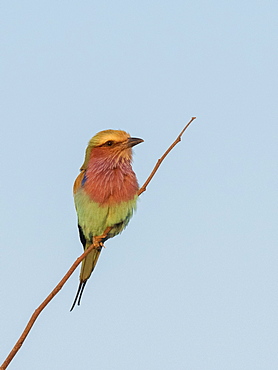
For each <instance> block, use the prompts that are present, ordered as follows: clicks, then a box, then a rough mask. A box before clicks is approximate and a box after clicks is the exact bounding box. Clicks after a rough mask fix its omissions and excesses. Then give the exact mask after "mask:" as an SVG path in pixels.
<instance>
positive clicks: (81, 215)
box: [74, 189, 137, 241]
mask: <svg viewBox="0 0 278 370" xmlns="http://www.w3.org/2000/svg"><path fill="white" fill-rule="evenodd" d="M136 200H137V196H135V197H134V198H133V199H132V200H129V201H126V202H120V203H114V204H110V205H108V204H105V205H101V204H99V203H97V202H94V201H93V200H92V199H91V198H90V197H89V195H88V194H86V193H85V192H84V190H83V189H80V190H79V191H77V193H76V194H75V196H74V203H75V207H76V212H77V216H78V223H79V225H80V226H81V228H82V231H83V234H84V236H85V238H86V239H87V240H88V241H91V240H92V237H93V236H98V235H102V234H103V233H104V231H105V229H106V228H107V227H112V230H111V231H110V233H109V238H112V237H113V236H115V235H117V234H119V233H120V232H121V231H122V230H123V229H124V228H125V227H126V226H127V224H128V222H129V220H130V218H131V217H132V214H133V211H134V210H135V208H136Z"/></svg>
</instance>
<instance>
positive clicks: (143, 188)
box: [138, 117, 196, 196]
mask: <svg viewBox="0 0 278 370" xmlns="http://www.w3.org/2000/svg"><path fill="white" fill-rule="evenodd" d="M194 119H196V117H192V118H191V120H190V121H189V122H188V124H187V125H186V126H185V127H184V128H183V130H182V131H181V133H180V134H179V136H178V137H177V138H176V140H175V141H174V142H173V144H172V145H170V146H169V148H168V149H167V150H166V152H165V153H164V154H163V156H162V157H161V158H159V160H158V161H157V162H156V165H155V166H154V169H153V170H152V172H151V174H150V176H149V177H148V178H147V180H146V181H145V182H144V184H143V185H142V186H141V188H140V189H139V190H138V196H139V195H141V194H142V193H144V191H146V190H147V186H148V185H149V183H150V182H151V180H152V178H153V177H154V175H155V174H156V172H157V170H158V168H159V167H160V165H161V163H162V162H163V160H164V159H165V157H166V156H167V155H168V154H169V153H170V151H171V150H172V149H173V148H174V146H176V145H177V144H178V143H179V142H180V141H181V137H182V135H183V133H184V131H185V130H186V129H187V127H188V126H189V125H190V123H191V122H193V121H194Z"/></svg>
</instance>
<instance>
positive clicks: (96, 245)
mask: <svg viewBox="0 0 278 370" xmlns="http://www.w3.org/2000/svg"><path fill="white" fill-rule="evenodd" d="M195 118H196V117H192V118H191V120H190V121H189V122H188V123H187V125H186V126H185V127H184V128H183V130H182V131H181V133H180V134H179V136H178V137H177V139H176V140H175V141H174V142H173V144H172V145H170V147H169V148H168V149H167V150H166V152H165V153H164V154H163V156H162V157H161V158H160V159H159V160H158V161H157V163H156V165H155V167H154V169H153V170H152V172H151V174H150V176H149V177H148V178H147V180H146V181H145V183H144V184H143V186H142V187H141V188H140V189H139V190H138V196H140V195H141V194H142V193H143V192H144V191H146V189H147V186H148V185H149V183H150V182H151V180H152V178H153V177H154V175H155V173H156V172H157V170H158V168H159V166H160V165H161V163H162V161H163V160H164V159H165V157H166V156H167V155H168V154H169V153H170V151H171V150H172V149H173V148H174V146H175V145H177V143H178V142H180V141H181V137H182V135H183V133H184V131H185V130H186V129H187V127H188V126H189V125H190V124H191V122H193V121H194V119H195ZM110 230H111V227H108V228H107V229H106V230H105V232H104V233H103V235H101V236H99V237H97V238H94V241H95V242H94V244H92V245H91V246H90V247H89V248H88V249H86V250H85V251H84V253H82V254H81V256H80V257H78V258H77V260H76V261H75V262H74V263H73V264H72V266H71V267H70V269H69V270H68V271H67V273H66V274H65V275H64V277H63V278H62V279H61V280H60V282H59V283H58V284H57V285H56V287H55V288H54V289H53V290H52V292H51V293H50V294H49V295H48V296H47V297H46V298H45V300H44V301H43V302H42V303H41V304H40V305H39V307H38V308H37V309H36V310H35V311H34V313H33V315H32V316H31V318H30V319H29V321H28V323H27V325H26V327H25V329H24V330H23V332H22V334H21V336H20V337H19V339H18V341H17V342H16V344H15V345H14V347H13V349H12V350H11V352H10V353H9V355H8V356H7V358H6V359H5V361H4V362H3V364H2V365H1V367H0V370H5V369H6V368H7V367H8V366H9V364H10V362H11V361H12V359H13V358H14V356H15V355H16V354H17V352H18V351H19V349H20V348H21V346H22V344H23V343H24V341H25V339H26V337H27V335H28V334H29V332H30V330H31V329H32V326H33V325H34V323H35V321H36V320H37V318H38V316H39V315H40V313H41V312H42V310H43V309H44V308H45V307H46V306H47V305H48V303H49V302H50V301H51V300H52V299H53V298H54V297H55V295H56V294H57V293H58V292H59V291H60V290H61V289H62V287H63V286H64V284H65V283H66V282H67V280H68V279H69V278H70V276H71V275H72V273H73V272H74V271H75V270H76V268H77V266H78V265H79V264H80V263H81V262H82V260H83V259H84V258H85V257H86V256H87V255H88V254H89V253H90V252H91V251H92V250H93V249H95V248H99V243H100V242H101V241H102V240H103V239H105V238H106V237H107V234H108V233H109V232H110Z"/></svg>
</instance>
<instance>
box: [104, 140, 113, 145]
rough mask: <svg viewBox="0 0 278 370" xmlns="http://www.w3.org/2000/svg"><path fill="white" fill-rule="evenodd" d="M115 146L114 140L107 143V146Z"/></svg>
mask: <svg viewBox="0 0 278 370" xmlns="http://www.w3.org/2000/svg"><path fill="white" fill-rule="evenodd" d="M112 145H113V141H112V140H109V141H107V142H106V143H105V146H112Z"/></svg>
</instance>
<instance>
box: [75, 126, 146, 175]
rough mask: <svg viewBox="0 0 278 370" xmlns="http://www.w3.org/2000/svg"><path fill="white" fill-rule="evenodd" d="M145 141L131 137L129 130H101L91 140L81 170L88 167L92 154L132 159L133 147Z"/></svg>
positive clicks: (118, 158) (117, 158)
mask: <svg viewBox="0 0 278 370" xmlns="http://www.w3.org/2000/svg"><path fill="white" fill-rule="evenodd" d="M143 141H144V140H143V139H138V138H135V137H130V135H129V134H128V133H127V132H125V131H122V130H104V131H100V132H98V133H97V134H96V135H95V136H94V137H92V139H91V140H90V141H89V144H88V146H87V149H86V153H85V160H84V163H83V165H82V166H81V168H80V170H85V169H86V168H87V166H88V162H89V160H90V158H91V156H92V155H93V156H94V157H102V158H113V159H115V160H121V159H125V160H131V159H132V147H133V146H135V145H137V144H140V143H142V142H143Z"/></svg>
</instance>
